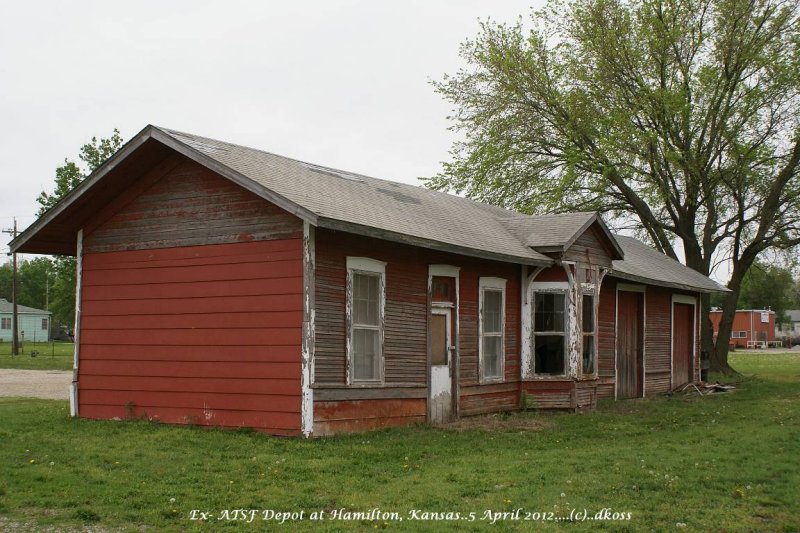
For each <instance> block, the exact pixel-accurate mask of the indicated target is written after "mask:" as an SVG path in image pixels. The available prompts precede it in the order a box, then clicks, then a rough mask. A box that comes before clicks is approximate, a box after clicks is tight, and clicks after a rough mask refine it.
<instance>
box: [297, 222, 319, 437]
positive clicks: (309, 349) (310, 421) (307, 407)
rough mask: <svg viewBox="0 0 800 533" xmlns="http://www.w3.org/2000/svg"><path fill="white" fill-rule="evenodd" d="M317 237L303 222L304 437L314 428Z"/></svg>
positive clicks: (307, 224) (301, 376)
mask: <svg viewBox="0 0 800 533" xmlns="http://www.w3.org/2000/svg"><path fill="white" fill-rule="evenodd" d="M314 237H315V234H314V227H313V226H311V224H309V223H308V222H303V343H302V354H301V367H302V368H301V372H300V387H301V391H302V392H301V402H300V417H301V425H300V429H301V431H302V433H303V436H304V437H310V436H311V434H312V432H313V426H314V389H313V388H312V387H311V385H312V383H313V380H314V344H315V343H314V336H315V325H314V322H315V320H314V319H315V312H314V311H315V309H314V308H315V302H314V273H315V264H314V263H315V256H316V251H315V239H314Z"/></svg>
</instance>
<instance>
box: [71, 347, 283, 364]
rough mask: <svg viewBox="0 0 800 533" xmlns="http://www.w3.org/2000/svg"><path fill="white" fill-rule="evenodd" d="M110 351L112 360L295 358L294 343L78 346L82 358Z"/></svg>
mask: <svg viewBox="0 0 800 533" xmlns="http://www.w3.org/2000/svg"><path fill="white" fill-rule="evenodd" d="M110 353H113V354H114V358H115V360H118V361H124V360H141V361H151V360H152V361H222V362H237V361H238V362H245V361H256V362H264V363H266V362H272V363H293V362H295V361H297V347H296V346H266V347H265V346H236V347H235V349H231V347H230V346H154V345H146V344H139V345H133V344H124V345H117V344H88V345H85V346H84V345H82V346H81V353H80V357H81V361H84V360H87V359H104V358H106V357H107V356H108V354H110Z"/></svg>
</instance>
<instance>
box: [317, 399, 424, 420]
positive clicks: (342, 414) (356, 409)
mask: <svg viewBox="0 0 800 533" xmlns="http://www.w3.org/2000/svg"><path fill="white" fill-rule="evenodd" d="M426 406H427V403H426V401H425V400H424V399H418V398H409V399H387V400H352V401H315V402H314V421H315V422H317V421H331V420H365V419H368V418H398V417H409V416H412V417H413V416H425V414H426Z"/></svg>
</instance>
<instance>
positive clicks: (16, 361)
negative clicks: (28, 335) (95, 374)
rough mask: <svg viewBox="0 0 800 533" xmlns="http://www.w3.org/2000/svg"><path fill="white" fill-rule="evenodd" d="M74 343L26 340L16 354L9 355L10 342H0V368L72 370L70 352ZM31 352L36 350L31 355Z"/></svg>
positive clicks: (71, 352)
mask: <svg viewBox="0 0 800 533" xmlns="http://www.w3.org/2000/svg"><path fill="white" fill-rule="evenodd" d="M74 346H75V345H74V344H72V343H71V342H62V341H55V342H48V343H35V344H34V343H33V342H26V343H25V344H23V346H22V350H20V354H19V355H17V356H14V357H12V356H11V343H10V342H0V368H24V369H31V370H72V354H73V350H74V348H73V347H74ZM31 352H38V354H37V355H36V357H31Z"/></svg>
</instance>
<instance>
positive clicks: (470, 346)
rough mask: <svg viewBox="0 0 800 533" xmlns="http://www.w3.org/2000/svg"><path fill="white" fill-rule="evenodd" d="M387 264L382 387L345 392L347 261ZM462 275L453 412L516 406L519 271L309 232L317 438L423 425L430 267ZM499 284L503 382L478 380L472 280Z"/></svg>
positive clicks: (475, 300)
mask: <svg viewBox="0 0 800 533" xmlns="http://www.w3.org/2000/svg"><path fill="white" fill-rule="evenodd" d="M348 256H354V257H369V258H372V259H376V260H379V261H384V262H386V308H385V337H384V361H385V379H384V384H383V385H380V386H372V387H350V386H347V384H346V364H347V361H346V353H345V352H346V347H345V343H346V334H347V333H346V318H345V312H346V310H345V307H346V304H345V302H346V294H345V290H346V289H345V286H346V276H347V271H346V268H347V267H346V260H347V257H348ZM429 264H446V265H452V266H456V267H459V268H460V270H459V287H460V301H459V335H458V339H457V344H458V348H459V358H458V360H459V414H460V415H470V414H478V413H482V412H495V411H501V410H511V409H516V408H517V406H518V405H519V375H520V373H519V353H520V349H519V329H520V327H519V320H520V318H519V315H520V299H519V298H520V296H519V294H520V292H519V280H520V268H521V267H520V266H519V265H513V264H508V263H499V262H494V261H486V260H481V259H474V258H470V257H465V256H462V255H456V254H450V253H445V252H437V251H432V250H428V249H424V248H419V247H415V246H408V245H402V244H397V243H391V242H387V241H382V240H378V239H372V238H368V237H363V236H357V235H353V234H349V233H345V232H336V231H331V230H324V229H318V230H317V232H316V294H315V297H316V310H317V313H316V337H315V339H316V347H315V361H314V434H315V435H327V434H332V433H337V432H347V431H358V430H363V429H370V428H378V427H389V426H397V425H405V424H411V423H418V422H425V421H426V419H427V395H428V366H427V353H428V337H427V331H428V316H429V312H430V310H429V301H428V265H429ZM480 277H501V278H504V279H506V280H507V285H506V309H505V310H506V330H505V381H504V382H502V383H495V384H481V383H479V380H478V279H479V278H480Z"/></svg>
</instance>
